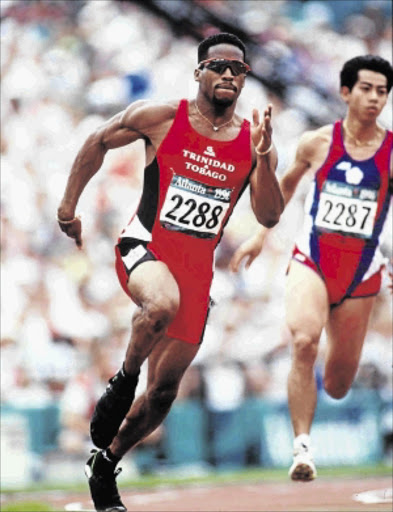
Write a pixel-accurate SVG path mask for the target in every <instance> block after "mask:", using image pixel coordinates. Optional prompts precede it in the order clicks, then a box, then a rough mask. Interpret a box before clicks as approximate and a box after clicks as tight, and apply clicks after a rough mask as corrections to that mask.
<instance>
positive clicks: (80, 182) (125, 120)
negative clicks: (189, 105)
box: [57, 101, 176, 247]
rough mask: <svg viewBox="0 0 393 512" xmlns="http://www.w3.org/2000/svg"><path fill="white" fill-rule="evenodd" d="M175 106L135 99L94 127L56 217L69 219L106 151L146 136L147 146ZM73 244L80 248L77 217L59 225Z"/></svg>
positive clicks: (78, 159)
mask: <svg viewBox="0 0 393 512" xmlns="http://www.w3.org/2000/svg"><path fill="white" fill-rule="evenodd" d="M175 111H176V109H175V108H174V107H173V105H152V104H151V103H150V102H147V101H138V102H135V103H133V104H132V105H130V106H129V107H128V108H127V109H126V110H124V111H123V112H119V113H118V114H116V115H115V116H114V117H112V118H111V119H109V120H108V121H107V122H106V123H104V124H103V125H102V126H100V127H99V128H98V129H97V130H95V131H94V132H93V133H92V134H91V135H90V136H89V137H88V138H87V139H86V141H85V143H84V144H83V146H82V147H81V149H80V150H79V152H78V154H77V156H76V158H75V161H74V163H73V165H72V168H71V172H70V175H69V178H68V182H67V186H66V189H65V192H64V195H63V198H62V200H61V202H60V205H59V207H58V210H57V215H58V218H59V219H61V220H66V221H67V220H70V219H73V218H74V216H75V209H76V205H77V203H78V200H79V198H80V196H81V194H82V192H83V190H84V188H85V187H86V185H87V183H88V182H89V181H90V180H91V178H92V177H93V176H94V175H95V174H96V172H97V171H98V170H99V169H100V167H101V165H102V163H103V161H104V157H105V154H106V152H107V151H108V150H110V149H114V148H119V147H121V146H125V145H127V144H130V143H131V142H134V141H136V140H138V139H145V140H146V143H147V144H148V145H151V144H153V141H154V140H155V139H156V136H158V134H159V132H160V130H162V126H163V123H165V122H166V121H168V120H170V119H171V117H173V115H174V112H175ZM60 227H61V229H62V231H64V232H65V233H66V234H67V235H68V236H70V237H71V238H75V241H76V244H77V245H78V246H79V247H81V245H82V240H81V224H80V220H79V219H76V220H75V222H73V223H71V224H67V223H66V224H64V223H63V224H60Z"/></svg>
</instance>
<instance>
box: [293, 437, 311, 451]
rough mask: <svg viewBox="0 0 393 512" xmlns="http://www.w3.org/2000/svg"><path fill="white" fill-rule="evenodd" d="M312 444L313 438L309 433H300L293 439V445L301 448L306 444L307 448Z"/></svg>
mask: <svg viewBox="0 0 393 512" xmlns="http://www.w3.org/2000/svg"><path fill="white" fill-rule="evenodd" d="M310 444H311V439H310V436H309V434H299V435H298V436H297V437H295V439H294V440H293V446H294V447H295V448H300V447H302V446H305V447H306V448H309V447H310Z"/></svg>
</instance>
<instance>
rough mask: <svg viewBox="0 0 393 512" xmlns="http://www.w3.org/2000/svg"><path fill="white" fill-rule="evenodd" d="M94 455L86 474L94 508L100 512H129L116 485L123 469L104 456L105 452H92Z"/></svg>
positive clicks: (88, 464)
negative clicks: (117, 467)
mask: <svg viewBox="0 0 393 512" xmlns="http://www.w3.org/2000/svg"><path fill="white" fill-rule="evenodd" d="M92 453H93V455H92V456H91V457H90V459H89V460H88V461H87V462H86V465H85V474H86V476H87V479H88V481H89V487H90V494H91V497H92V500H93V502H94V507H95V509H96V510H97V511H99V512H127V509H126V507H125V506H124V504H123V503H122V501H121V499H120V496H119V491H118V489H117V485H116V477H117V475H118V474H119V473H120V471H121V469H120V468H119V469H115V467H116V463H114V462H112V461H111V460H109V459H107V458H106V457H104V455H103V450H101V451H97V450H92Z"/></svg>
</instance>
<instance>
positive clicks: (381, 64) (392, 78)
mask: <svg viewBox="0 0 393 512" xmlns="http://www.w3.org/2000/svg"><path fill="white" fill-rule="evenodd" d="M361 69H369V70H370V71H375V72H377V73H381V74H382V75H385V76H386V79H387V89H388V92H390V89H391V88H392V83H393V68H392V65H391V64H390V62H388V61H387V60H385V59H383V58H382V57H378V56H377V55H361V56H360V57H354V58H353V59H350V60H348V61H347V62H346V63H345V64H344V66H343V68H342V70H341V73H340V85H341V87H343V86H346V87H348V89H349V90H350V91H352V88H353V86H354V85H355V84H356V82H357V81H358V78H359V77H358V72H359V71H360V70H361Z"/></svg>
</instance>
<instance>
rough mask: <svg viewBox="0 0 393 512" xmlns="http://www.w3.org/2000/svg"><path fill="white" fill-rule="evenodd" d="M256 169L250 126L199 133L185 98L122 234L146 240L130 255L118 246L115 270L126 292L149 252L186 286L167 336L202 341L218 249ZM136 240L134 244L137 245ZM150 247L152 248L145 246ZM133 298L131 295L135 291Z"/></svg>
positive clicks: (124, 238)
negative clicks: (214, 134)
mask: <svg viewBox="0 0 393 512" xmlns="http://www.w3.org/2000/svg"><path fill="white" fill-rule="evenodd" d="M251 167H252V159H251V137H250V123H249V122H248V121H247V120H244V121H243V123H242V126H241V129H240V132H239V135H238V136H237V137H236V138H235V139H234V140H231V141H224V142H223V141H217V140H213V139H210V138H208V137H205V136H203V135H201V134H200V133H198V132H196V131H195V130H194V129H193V128H192V126H191V124H190V122H189V119H188V101H187V100H181V101H180V103H179V108H178V111H177V113H176V116H175V119H174V121H173V123H172V126H171V128H170V129H169V131H168V134H167V135H166V137H165V138H164V140H163V141H162V143H161V145H160V147H159V148H158V150H157V155H156V158H155V159H154V161H153V162H152V163H151V164H150V165H149V166H147V167H146V169H145V177H144V186H143V193H142V197H141V200H140V203H139V206H138V209H137V212H136V213H135V215H134V216H133V217H132V219H131V221H130V223H129V224H128V226H127V227H126V228H125V229H124V230H123V231H122V233H121V240H120V244H121V243H122V240H123V241H127V240H128V241H130V242H131V243H132V241H135V239H137V240H141V241H143V242H144V245H139V246H138V247H137V248H136V252H135V251H130V253H129V255H125V256H124V253H122V254H123V257H122V255H121V254H120V251H119V248H118V247H117V265H116V266H117V272H118V275H119V279H120V282H121V284H122V286H123V288H124V290H125V291H126V293H128V295H130V293H129V291H128V288H127V284H126V283H127V279H128V275H129V273H130V271H132V269H133V268H134V267H135V263H136V262H139V261H140V260H141V259H142V260H143V261H145V260H146V259H152V257H150V258H149V257H146V256H147V254H148V253H147V251H149V252H150V255H154V258H155V259H158V260H161V261H163V262H165V263H166V264H167V266H168V267H169V269H170V271H171V273H172V274H173V276H174V277H175V279H176V281H177V284H178V286H179V289H180V296H181V298H180V308H179V311H178V313H177V315H176V318H175V319H174V321H173V322H172V323H171V324H170V325H169V327H168V331H167V334H168V335H169V336H171V337H173V338H177V339H181V340H184V341H186V342H188V343H193V344H198V343H200V342H201V341H202V337H203V332H204V327H205V323H206V318H207V313H208V309H209V301H210V296H209V292H210V286H211V282H212V278H213V260H214V250H215V248H216V246H217V244H218V243H219V241H220V239H221V236H222V232H223V229H224V226H225V224H226V223H227V221H228V219H229V216H230V215H231V213H232V211H233V208H234V206H235V204H236V202H237V201H238V199H239V197H240V195H241V193H242V192H243V191H244V189H245V187H246V186H247V184H248V181H249V175H250V172H251ZM133 245H135V243H134V244H133ZM146 249H147V251H146ZM130 296H131V295H130Z"/></svg>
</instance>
